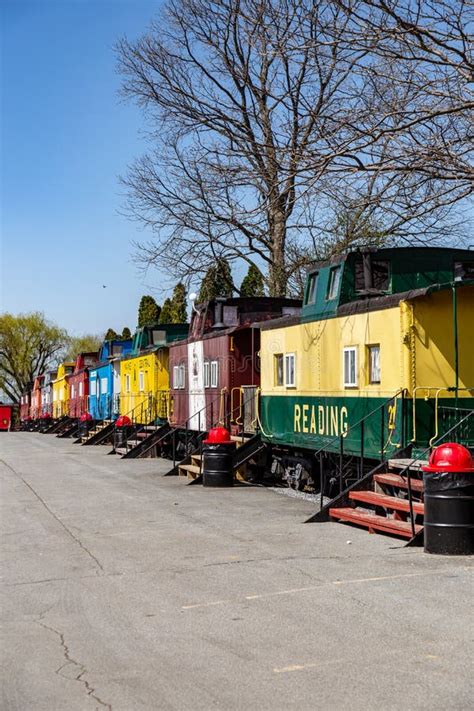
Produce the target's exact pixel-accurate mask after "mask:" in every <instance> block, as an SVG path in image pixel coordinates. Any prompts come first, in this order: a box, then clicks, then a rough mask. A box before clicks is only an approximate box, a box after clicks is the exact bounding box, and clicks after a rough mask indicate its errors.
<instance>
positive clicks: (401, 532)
mask: <svg viewBox="0 0 474 711" xmlns="http://www.w3.org/2000/svg"><path fill="white" fill-rule="evenodd" d="M329 515H330V516H331V517H332V518H336V519H339V520H340V521H347V522H348V523H355V524H357V525H358V526H364V527H365V528H368V529H369V533H373V531H382V532H383V533H391V534H392V535H394V536H402V537H403V538H411V537H412V531H411V524H410V523H409V522H408V521H398V520H396V519H394V518H386V517H385V516H376V515H375V514H369V513H365V512H364V511H359V510H358V509H351V508H343V509H329ZM422 529H423V526H419V525H416V526H415V533H418V532H419V531H421V530H422Z"/></svg>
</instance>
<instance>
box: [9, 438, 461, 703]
mask: <svg viewBox="0 0 474 711" xmlns="http://www.w3.org/2000/svg"><path fill="white" fill-rule="evenodd" d="M107 451H108V449H107V448H104V447H101V446H97V447H80V446H79V445H74V444H73V443H72V442H71V440H61V439H58V438H56V437H54V435H41V434H37V433H20V432H18V433H5V434H3V433H2V434H1V436H0V459H1V461H0V471H1V487H2V489H1V502H0V505H1V510H0V514H1V516H0V531H1V541H2V580H1V583H2V622H3V633H2V634H3V638H2V643H1V653H2V668H3V684H2V686H3V702H2V705H1V708H2V709H6V710H8V711H10V709H11V710H17V709H18V711H20V710H21V711H29V710H30V709H31V710H32V711H33V710H34V711H42V710H43V709H44V710H45V711H56V709H57V710H58V711H63V710H65V709H67V710H68V711H75V710H76V709H81V710H82V709H84V710H87V709H104V708H106V709H114V711H119V710H121V711H141V710H145V709H146V710H149V711H154V710H155V709H177V710H182V709H183V710H188V709H189V710H190V711H191V710H192V711H195V710H200V709H203V710H204V709H222V710H227V709H229V710H234V709H246V710H248V709H269V710H271V711H278V710H279V709H302V710H306V709H308V710H309V709H312V710H314V709H315V708H316V709H319V708H321V709H322V708H324V709H336V710H337V709H361V710H362V709H364V710H367V709H369V710H370V709H398V708H399V707H400V706H402V707H405V708H409V709H428V708H429V709H430V710H432V709H440V710H441V709H443V710H445V709H455V710H458V709H459V710H461V709H468V708H469V709H470V708H471V706H472V692H473V686H472V676H473V675H472V671H473V669H472V661H471V660H472V657H473V645H472V638H473V632H474V627H473V620H472V613H471V598H472V593H473V585H472V574H473V570H474V560H473V559H472V558H470V557H469V558H446V557H438V556H429V555H426V554H424V553H423V551H422V550H420V549H407V548H404V547H403V545H404V544H403V542H402V541H398V540H396V539H393V538H388V537H383V536H377V535H373V536H371V535H369V534H368V533H367V532H365V531H363V530H359V529H356V528H353V527H349V526H345V525H342V524H336V523H329V524H308V525H303V521H304V520H305V519H306V518H307V517H308V516H309V515H310V514H311V513H313V512H314V506H313V505H312V504H311V503H309V502H306V501H301V500H297V499H290V498H286V497H283V496H279V495H277V494H275V493H274V492H272V491H268V490H266V489H263V488H253V487H238V488H234V489H223V490H209V489H203V488H202V487H200V486H191V487H188V486H187V485H186V482H185V481H184V480H183V479H178V478H175V477H170V478H163V477H162V474H163V473H164V472H165V471H166V470H167V469H168V468H169V462H166V461H163V460H158V459H143V460H121V459H118V458H117V457H114V456H108V455H107ZM348 541H350V542H351V543H350V544H348Z"/></svg>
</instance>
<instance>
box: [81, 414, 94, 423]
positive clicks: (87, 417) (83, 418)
mask: <svg viewBox="0 0 474 711" xmlns="http://www.w3.org/2000/svg"><path fill="white" fill-rule="evenodd" d="M80 419H81V422H89V420H92V415H91V413H90V412H83V413H82V415H81V418H80Z"/></svg>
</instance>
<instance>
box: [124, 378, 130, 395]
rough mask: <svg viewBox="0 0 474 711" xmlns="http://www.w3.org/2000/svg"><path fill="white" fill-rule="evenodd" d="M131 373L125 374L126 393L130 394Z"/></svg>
mask: <svg viewBox="0 0 474 711" xmlns="http://www.w3.org/2000/svg"><path fill="white" fill-rule="evenodd" d="M130 384H131V383H130V373H126V374H125V392H126V393H129V392H130Z"/></svg>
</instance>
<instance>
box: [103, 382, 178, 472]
mask: <svg viewBox="0 0 474 711" xmlns="http://www.w3.org/2000/svg"><path fill="white" fill-rule="evenodd" d="M167 416H168V399H167V393H166V394H165V393H164V392H159V393H157V394H154V393H149V395H148V396H146V397H144V398H143V400H142V401H141V402H139V403H138V404H137V405H135V407H133V408H132V409H131V410H130V411H129V412H127V414H126V415H125V417H127V418H128V419H129V420H130V425H129V426H125V427H118V426H117V422H115V423H114V429H113V437H112V442H113V449H112V451H111V452H109V454H118V455H120V456H121V457H122V458H123V459H138V458H140V457H153V456H156V454H157V452H158V450H159V449H160V445H161V443H162V442H163V440H165V439H166V438H167V437H168V435H169V433H170V432H171V426H170V425H169V423H168V421H167Z"/></svg>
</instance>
